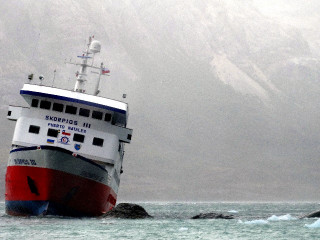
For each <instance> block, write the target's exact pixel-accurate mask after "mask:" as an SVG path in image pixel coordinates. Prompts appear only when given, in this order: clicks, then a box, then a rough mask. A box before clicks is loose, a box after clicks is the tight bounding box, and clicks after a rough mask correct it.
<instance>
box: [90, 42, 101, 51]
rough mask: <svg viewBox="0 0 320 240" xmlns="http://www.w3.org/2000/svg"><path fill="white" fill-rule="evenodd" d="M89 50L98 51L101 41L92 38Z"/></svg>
mask: <svg viewBox="0 0 320 240" xmlns="http://www.w3.org/2000/svg"><path fill="white" fill-rule="evenodd" d="M89 50H90V52H92V53H98V52H100V50H101V43H100V42H99V41H97V40H93V41H92V42H91V44H90V47H89Z"/></svg>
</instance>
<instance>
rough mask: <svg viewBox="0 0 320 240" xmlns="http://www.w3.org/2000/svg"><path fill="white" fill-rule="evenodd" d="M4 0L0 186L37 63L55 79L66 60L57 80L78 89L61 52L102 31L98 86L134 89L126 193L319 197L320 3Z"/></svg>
mask: <svg viewBox="0 0 320 240" xmlns="http://www.w3.org/2000/svg"><path fill="white" fill-rule="evenodd" d="M0 4H1V6H2V7H1V9H0V41H1V52H2V56H3V57H2V58H1V59H0V79H1V82H2V87H1V89H0V93H1V98H0V111H1V113H2V114H1V115H2V116H3V117H2V118H1V120H0V131H1V133H2V140H3V145H2V146H1V147H0V151H1V153H2V155H1V156H2V159H1V172H0V173H1V175H0V178H1V182H3V183H4V175H5V168H6V161H7V158H8V152H9V149H10V144H11V143H10V141H11V139H12V133H13V130H14V123H13V122H8V121H7V120H6V118H5V116H6V111H7V106H8V105H9V104H11V105H21V104H22V105H25V103H24V101H23V99H22V98H21V97H20V96H19V89H20V88H21V87H22V85H23V83H25V82H26V78H27V75H28V74H29V73H30V72H32V73H34V74H35V75H40V74H43V75H44V76H45V81H44V84H47V85H49V86H50V85H51V84H52V79H53V71H54V70H57V74H56V78H55V86H57V87H61V88H65V89H72V88H73V85H74V80H75V79H74V72H75V71H77V70H78V69H75V68H74V67H72V66H66V65H65V64H64V60H65V59H69V58H71V57H73V59H75V56H77V55H79V52H80V51H82V50H83V47H84V44H85V40H86V39H87V38H88V36H89V35H95V38H96V39H97V40H100V41H101V43H102V51H101V54H100V56H99V57H97V59H96V61H97V62H99V61H103V62H104V64H105V65H106V66H108V68H109V69H110V70H111V76H110V77H108V78H107V79H104V80H103V82H102V85H101V94H100V95H101V96H104V97H108V98H112V99H120V100H121V97H122V94H123V93H126V94H127V102H128V103H129V109H130V110H129V111H130V116H129V125H128V127H129V128H132V129H133V131H134V132H133V140H132V143H131V144H130V145H126V154H125V158H124V174H122V176H121V184H120V191H119V199H120V201H317V200H318V199H319V197H320V193H319V191H318V183H319V180H320V176H319V174H318V173H319V168H320V164H319V161H318V159H319V157H320V153H319V143H320V129H319V127H318V126H319V119H320V116H319V115H320V114H319V107H320V105H319V101H318V99H319V97H320V88H319V79H320V71H319V69H320V68H319V65H320V51H319V49H320V48H319V47H320V46H319V45H320V41H319V40H318V39H319V37H320V36H319V31H318V29H319V13H318V12H319V11H318V10H319V7H320V6H319V3H317V1H313V0H312V1H305V2H303V3H302V2H301V1H290V2H289V1H282V0H280V1H262V0H251V1H235V0H229V1H219V0H210V1H209V0H205V1H201V2H199V1H194V0H185V1H175V2H172V1H169V0H164V1H161V2H151V1H145V0H139V1H137V0H135V1H133V0H132V1H131V0H126V1H113V0H109V1H102V0H96V1H94V3H93V4H92V2H89V1H87V0H79V1H66V0H65V1H63V0H60V1H41V2H39V1H35V0H28V1H27V0H22V1H10V2H8V1H3V0H0ZM92 81H93V79H92ZM13 82H14V84H13ZM92 85H93V84H90V82H88V84H87V86H88V90H89V91H90V90H92V89H93V87H92ZM0 190H1V193H2V194H1V195H2V196H3V195H4V194H3V193H4V184H3V185H2V186H1V188H0Z"/></svg>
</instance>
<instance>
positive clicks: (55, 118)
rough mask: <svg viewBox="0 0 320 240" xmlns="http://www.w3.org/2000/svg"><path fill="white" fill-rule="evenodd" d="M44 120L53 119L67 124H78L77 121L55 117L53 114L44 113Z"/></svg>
mask: <svg viewBox="0 0 320 240" xmlns="http://www.w3.org/2000/svg"><path fill="white" fill-rule="evenodd" d="M46 120H48V121H53V122H61V123H67V124H72V125H76V126H77V125H78V121H76V120H72V119H68V118H60V117H55V116H49V115H46Z"/></svg>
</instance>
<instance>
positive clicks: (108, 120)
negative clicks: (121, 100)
mask: <svg viewBox="0 0 320 240" xmlns="http://www.w3.org/2000/svg"><path fill="white" fill-rule="evenodd" d="M104 120H105V121H106V122H110V120H111V114H110V113H106V115H104Z"/></svg>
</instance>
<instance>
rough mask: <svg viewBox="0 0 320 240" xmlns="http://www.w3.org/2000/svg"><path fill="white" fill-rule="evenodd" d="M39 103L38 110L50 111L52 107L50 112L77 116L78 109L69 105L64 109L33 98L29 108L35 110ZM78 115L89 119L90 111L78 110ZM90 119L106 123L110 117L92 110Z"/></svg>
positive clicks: (58, 104) (55, 104)
mask: <svg viewBox="0 0 320 240" xmlns="http://www.w3.org/2000/svg"><path fill="white" fill-rule="evenodd" d="M39 102H40V108H42V109H46V110H50V109H51V105H52V111H56V112H63V111H64V112H65V113H68V114H73V115H75V114H77V112H78V108H77V107H74V106H71V105H66V106H65V109H64V105H63V104H62V103H53V104H52V103H51V102H50V101H47V100H41V101H39V99H35V98H34V99H32V101H31V107H35V108H37V107H39ZM79 115H80V116H83V117H90V110H89V109H86V108H79ZM103 115H104V116H103ZM91 117H92V118H94V119H98V120H102V119H103V120H104V121H106V122H110V120H111V117H112V116H111V114H110V113H105V114H104V113H103V112H100V111H95V110H93V111H92V113H91Z"/></svg>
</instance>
